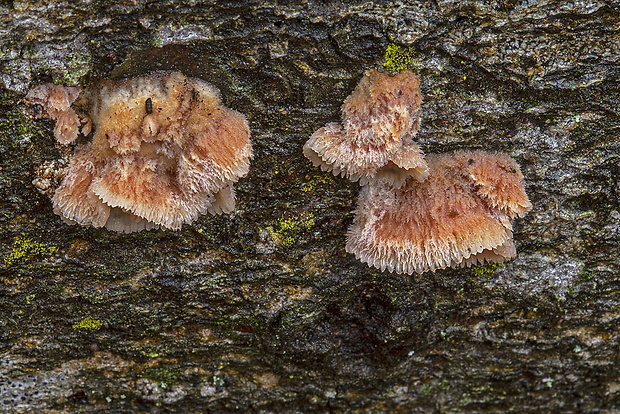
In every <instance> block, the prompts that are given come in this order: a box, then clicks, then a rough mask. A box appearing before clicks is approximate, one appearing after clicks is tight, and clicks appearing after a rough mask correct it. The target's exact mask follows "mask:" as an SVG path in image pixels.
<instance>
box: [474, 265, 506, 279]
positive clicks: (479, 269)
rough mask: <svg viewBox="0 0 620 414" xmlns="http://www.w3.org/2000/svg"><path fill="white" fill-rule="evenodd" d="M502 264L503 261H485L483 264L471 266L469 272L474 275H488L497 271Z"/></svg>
mask: <svg viewBox="0 0 620 414" xmlns="http://www.w3.org/2000/svg"><path fill="white" fill-rule="evenodd" d="M503 266H504V264H503V263H487V264H484V265H479V266H474V267H472V268H471V272H472V273H473V274H474V275H475V276H484V275H490V274H493V273H495V272H497V271H498V270H499V269H500V268H502V267H503Z"/></svg>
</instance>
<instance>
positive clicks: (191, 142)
mask: <svg viewBox="0 0 620 414" xmlns="http://www.w3.org/2000/svg"><path fill="white" fill-rule="evenodd" d="M39 88H40V87H39ZM35 90H36V91H37V92H36V96H37V100H36V101H37V102H45V99H46V98H47V101H51V96H48V97H46V96H45V93H44V91H45V90H44V89H43V88H41V89H37V88H35V89H33V92H31V94H29V96H31V97H34V96H35V93H34V91H35ZM47 90H48V91H50V92H49V93H48V94H51V93H52V92H54V91H55V90H56V89H55V88H48V89H47ZM71 97H73V95H71ZM73 99H75V98H73ZM80 100H83V101H84V105H85V106H86V107H87V109H88V112H89V114H90V117H91V119H92V123H93V124H94V128H95V131H94V135H93V138H92V141H90V142H88V143H86V144H82V145H79V146H78V147H77V148H76V151H75V154H74V156H73V158H72V159H71V161H70V163H69V166H68V168H67V171H66V175H65V177H64V180H63V181H62V183H61V184H60V186H59V187H58V189H57V190H56V192H55V194H54V196H53V198H52V203H53V206H54V212H55V213H57V214H58V215H60V216H61V217H62V218H63V219H64V220H65V221H67V222H69V223H78V224H80V225H83V226H88V225H92V226H94V227H103V226H105V227H106V228H108V229H111V230H115V231H123V232H131V231H139V230H143V229H150V228H153V227H158V226H162V227H166V228H170V229H179V228H181V226H182V225H183V224H184V223H191V222H192V221H194V220H195V219H196V218H198V216H200V215H201V214H206V213H212V214H220V213H228V212H230V211H232V210H233V208H234V205H235V194H234V190H233V187H232V185H233V184H234V183H235V182H237V181H238V180H239V178H240V177H243V176H244V175H246V174H247V172H248V169H249V163H250V158H251V156H252V146H251V143H250V129H249V127H248V123H247V120H246V118H245V117H244V116H243V115H242V114H241V113H239V112H237V111H234V110H232V109H229V108H226V107H224V106H223V105H222V103H221V102H220V98H219V92H218V90H217V89H216V88H214V87H213V86H211V85H209V84H208V83H206V82H204V81H202V80H199V79H195V78H187V77H185V76H184V75H183V74H181V73H180V72H154V73H152V74H150V75H147V76H143V77H136V78H129V79H126V80H121V81H104V82H101V83H99V84H97V85H96V87H95V88H91V89H90V90H89V91H87V92H86V93H84V94H83V96H82V97H80V99H79V100H78V102H80ZM45 107H46V109H47V110H48V112H49V111H50V109H49V108H50V106H49V105H46V106H45ZM50 115H51V116H52V117H53V116H54V115H53V114H52V113H50ZM57 129H58V123H57ZM57 138H58V135H57ZM60 141H61V143H66V142H70V141H67V140H64V142H63V141H62V140H60Z"/></svg>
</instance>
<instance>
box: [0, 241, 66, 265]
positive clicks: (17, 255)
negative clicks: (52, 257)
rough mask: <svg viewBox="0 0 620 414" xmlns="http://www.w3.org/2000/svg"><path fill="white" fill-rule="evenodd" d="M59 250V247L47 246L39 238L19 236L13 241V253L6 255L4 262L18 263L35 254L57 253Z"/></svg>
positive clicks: (9, 263)
mask: <svg viewBox="0 0 620 414" xmlns="http://www.w3.org/2000/svg"><path fill="white" fill-rule="evenodd" d="M57 251H58V248H57V247H54V246H51V247H47V246H45V245H44V244H43V243H41V242H39V241H37V240H33V239H29V238H18V239H17V240H15V242H14V243H13V249H12V250H11V253H9V254H7V255H5V256H4V264H5V265H6V266H12V265H14V264H16V263H21V262H24V261H26V260H28V259H30V258H31V257H33V256H40V255H44V254H49V253H56V252H57Z"/></svg>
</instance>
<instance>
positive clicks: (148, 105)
mask: <svg viewBox="0 0 620 414" xmlns="http://www.w3.org/2000/svg"><path fill="white" fill-rule="evenodd" d="M145 106H146V113H147V114H150V113H152V112H153V101H152V100H151V98H148V99H147V100H146V102H145Z"/></svg>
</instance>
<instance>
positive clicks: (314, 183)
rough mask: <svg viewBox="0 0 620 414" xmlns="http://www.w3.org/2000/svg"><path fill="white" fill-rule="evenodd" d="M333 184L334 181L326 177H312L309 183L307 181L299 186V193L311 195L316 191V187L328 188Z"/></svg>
mask: <svg viewBox="0 0 620 414" xmlns="http://www.w3.org/2000/svg"><path fill="white" fill-rule="evenodd" d="M333 184H334V180H332V178H331V177H330V176H328V175H325V174H323V175H322V176H316V177H313V178H312V179H311V180H310V181H307V182H305V183H303V184H302V185H301V191H303V192H304V193H311V192H313V191H314V190H316V189H317V187H328V186H332V185H333Z"/></svg>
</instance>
